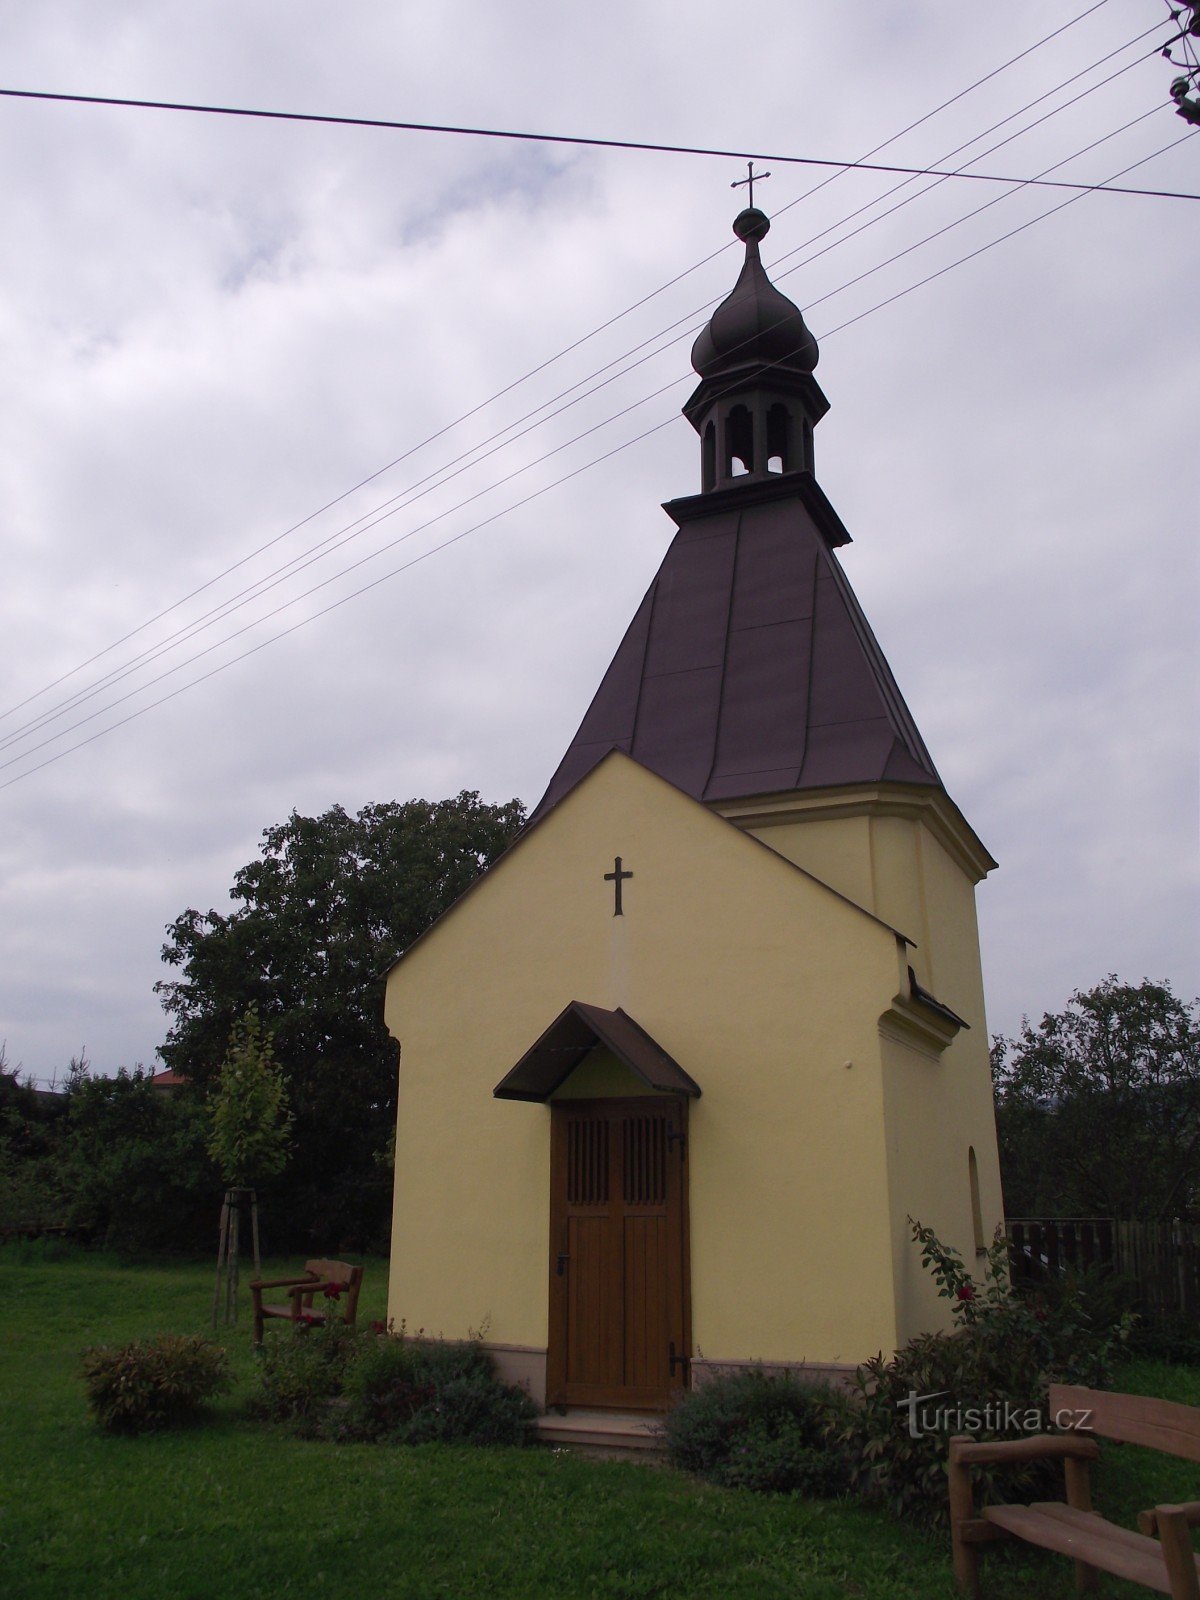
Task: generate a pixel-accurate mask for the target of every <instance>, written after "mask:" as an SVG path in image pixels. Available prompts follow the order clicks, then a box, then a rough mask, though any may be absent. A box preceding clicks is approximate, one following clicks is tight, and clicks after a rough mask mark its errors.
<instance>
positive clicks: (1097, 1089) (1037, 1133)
mask: <svg viewBox="0 0 1200 1600" xmlns="http://www.w3.org/2000/svg"><path fill="white" fill-rule="evenodd" d="M992 1071H993V1076H994V1079H995V1084H996V1120H997V1127H998V1131H999V1136H1000V1165H1001V1171H1002V1174H1003V1179H1004V1193H1005V1207H1006V1210H1007V1211H1008V1212H1009V1214H1010V1215H1016V1216H1037V1215H1049V1216H1053V1215H1057V1216H1109V1217H1121V1218H1139V1217H1140V1218H1153V1217H1171V1216H1188V1215H1195V1214H1197V1213H1198V1212H1200V1000H1194V1001H1192V1002H1190V1003H1186V1002H1184V1001H1182V1000H1179V999H1177V998H1176V996H1175V995H1174V994H1173V993H1172V991H1171V986H1170V984H1167V983H1152V982H1151V981H1150V980H1149V979H1148V978H1147V979H1143V981H1142V982H1141V983H1140V984H1137V985H1133V984H1127V983H1120V982H1118V980H1117V978H1116V977H1115V976H1113V975H1111V974H1110V975H1109V977H1107V978H1105V980H1104V981H1103V982H1102V983H1100V984H1097V986H1096V987H1095V988H1094V989H1089V990H1086V991H1079V992H1077V993H1075V994H1073V995H1072V996H1071V998H1070V1000H1069V1001H1068V1003H1067V1008H1066V1010H1065V1011H1063V1012H1061V1013H1058V1014H1050V1013H1048V1014H1047V1015H1046V1016H1044V1017H1043V1018H1042V1020H1041V1022H1040V1023H1039V1024H1038V1025H1037V1027H1036V1028H1035V1027H1034V1026H1032V1024H1031V1023H1030V1022H1029V1020H1028V1019H1025V1021H1024V1022H1023V1024H1022V1028H1021V1032H1020V1035H1019V1036H1018V1037H1017V1038H1016V1039H1005V1038H1002V1037H997V1039H996V1040H995V1041H994V1043H993V1047H992Z"/></svg>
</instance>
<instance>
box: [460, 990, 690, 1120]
mask: <svg viewBox="0 0 1200 1600" xmlns="http://www.w3.org/2000/svg"><path fill="white" fill-rule="evenodd" d="M598 1044H599V1045H603V1046H604V1048H605V1049H606V1050H610V1051H611V1052H612V1054H613V1055H614V1056H616V1058H617V1060H618V1061H621V1062H623V1063H624V1064H625V1066H627V1067H628V1068H629V1070H630V1072H632V1073H633V1074H634V1076H635V1077H638V1078H640V1079H641V1080H642V1082H643V1083H644V1084H646V1085H647V1086H648V1087H649V1088H651V1089H659V1090H662V1091H664V1092H666V1093H669V1094H687V1095H692V1096H695V1097H699V1094H700V1086H699V1084H698V1083H697V1082H696V1080H695V1079H694V1078H692V1077H689V1075H688V1074H687V1073H686V1072H685V1071H684V1070H683V1068H682V1067H681V1066H680V1065H679V1063H678V1061H676V1060H674V1058H673V1057H671V1056H669V1055H668V1054H667V1052H666V1051H665V1050H664V1049H663V1048H662V1046H661V1045H659V1044H656V1043H655V1041H654V1040H653V1039H652V1038H651V1037H650V1035H649V1034H648V1033H647V1032H646V1030H645V1029H644V1028H639V1027H638V1025H637V1023H636V1022H635V1021H634V1020H633V1018H632V1017H631V1016H629V1015H627V1013H626V1012H624V1011H622V1010H620V1009H619V1008H618V1009H617V1010H616V1011H605V1010H604V1009H603V1008H602V1007H601V1006H589V1005H585V1003H584V1002H583V1001H582V1000H572V1001H571V1003H570V1005H568V1006H567V1007H566V1009H565V1010H563V1011H561V1012H560V1013H559V1015H558V1016H557V1017H555V1019H554V1021H553V1022H552V1023H551V1024H550V1026H549V1027H548V1028H547V1029H546V1031H545V1033H543V1034H542V1036H541V1038H540V1039H539V1040H538V1041H537V1043H536V1044H533V1045H531V1046H530V1048H529V1049H528V1050H527V1051H526V1052H525V1054H524V1055H523V1056H522V1057H521V1059H520V1061H518V1062H517V1064H516V1066H515V1067H513V1069H512V1071H511V1072H506V1073H505V1075H504V1077H503V1078H501V1080H500V1082H499V1083H498V1084H497V1085H496V1087H495V1088H494V1089H493V1090H492V1093H493V1094H494V1095H495V1096H496V1098H497V1099H498V1100H537V1101H545V1100H549V1098H550V1096H551V1095H552V1094H553V1093H554V1091H555V1090H556V1089H558V1088H559V1087H560V1086H561V1085H562V1084H563V1083H565V1082H566V1080H567V1078H569V1077H570V1075H571V1073H572V1072H574V1070H575V1068H576V1067H577V1066H578V1065H579V1063H580V1062H581V1061H582V1060H583V1058H584V1056H586V1055H587V1053H588V1051H589V1050H593V1049H595V1047H596V1046H597V1045H598Z"/></svg>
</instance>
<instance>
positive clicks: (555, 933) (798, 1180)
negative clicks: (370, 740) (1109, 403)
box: [385, 206, 1002, 1415]
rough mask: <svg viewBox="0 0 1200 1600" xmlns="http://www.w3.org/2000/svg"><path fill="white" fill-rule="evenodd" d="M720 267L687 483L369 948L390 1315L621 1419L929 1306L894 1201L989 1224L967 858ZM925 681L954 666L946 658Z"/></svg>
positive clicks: (697, 353)
mask: <svg viewBox="0 0 1200 1600" xmlns="http://www.w3.org/2000/svg"><path fill="white" fill-rule="evenodd" d="M769 227H770V223H769V221H768V219H767V217H766V216H765V215H764V214H763V213H762V212H761V211H760V210H758V209H756V208H754V207H753V206H751V208H750V209H748V210H745V211H743V212H742V213H741V215H740V216H739V217H738V218H737V220H736V221H735V223H734V232H735V234H736V235H737V237H738V238H739V239H740V240H741V241H742V242H743V244H744V246H745V261H744V264H743V266H742V268H741V272H740V275H739V277H738V279H737V282H736V284H735V285H734V287H733V290H732V292H731V293H730V294H729V296H728V297H727V298H726V299H725V300H724V301H723V303H722V304H721V305H720V306H719V307H718V308H717V310H716V311H715V312H714V314H713V316H712V318H711V320H710V322H709V323H708V325H707V327H706V328H705V329H704V330H703V331H702V332H701V333H700V335H699V337H698V338H697V339H696V342H695V344H694V346H693V349H692V363H693V366H694V368H695V370H696V375H697V378H698V383H697V385H696V387H695V389H694V391H693V393H692V394H691V396H690V398H689V399H688V401H687V403H686V405H685V406H684V408H683V409H684V415H685V416H686V418H687V420H688V421H689V422H690V423H691V425H692V427H693V428H694V429H695V430H696V433H697V435H698V440H699V455H700V491H699V493H697V494H690V495H686V496H684V497H683V498H680V499H676V500H672V501H670V502H669V503H668V504H667V505H666V506H665V507H664V510H665V512H666V514H667V516H668V517H669V518H670V519H671V520H672V522H673V523H674V524H675V527H676V532H675V535H674V538H673V540H672V543H671V545H670V547H669V548H668V550H667V553H666V555H665V557H664V559H663V561H662V564H661V566H660V568H659V570H658V573H657V575H656V576H655V578H654V580H653V582H652V583H651V585H650V588H649V590H648V591H647V593H646V596H645V598H644V600H643V601H642V603H641V605H640V606H639V608H638V610H637V612H636V614H635V616H634V617H633V620H632V621H631V622H630V624H629V626H628V628H627V629H626V631H625V634H624V637H623V638H622V639H621V642H620V644H619V645H618V646H617V649H616V653H615V655H614V656H613V658H612V662H611V665H610V666H609V668H608V670H607V671H606V672H605V674H604V676H603V679H602V681H601V683H600V686H599V688H598V689H597V691H596V695H595V697H594V699H593V700H592V703H591V705H590V706H589V707H588V709H587V712H586V714H585V715H584V717H583V721H582V722H581V724H580V726H579V730H578V732H577V733H576V735H575V737H574V738H573V740H572V741H571V743H570V746H569V748H568V749H567V750H566V752H565V753H564V754H563V756H562V759H561V761H560V762H559V763H558V766H557V768H556V769H555V771H554V773H553V776H552V777H551V779H550V782H549V785H548V787H547V789H546V792H545V794H544V795H543V796H542V798H541V800H540V801H539V803H538V804H537V806H536V807H535V808H534V810H533V812H532V814H531V816H530V819H529V822H528V824H527V826H526V827H525V829H524V830H523V832H522V833H521V834H520V836H519V837H518V838H517V840H516V841H515V842H514V844H513V845H512V846H511V847H510V848H509V850H508V851H507V852H506V853H505V854H504V855H503V856H502V857H501V858H500V859H499V860H498V861H497V862H495V863H494V864H493V866H492V867H491V868H490V869H489V870H488V871H487V872H485V873H484V874H483V875H482V876H481V877H480V878H479V879H478V880H477V881H476V882H475V883H474V884H473V885H472V887H471V888H470V889H469V890H468V891H467V892H466V893H465V894H464V895H463V896H462V897H461V898H460V899H459V900H458V901H457V902H456V903H455V905H453V906H452V907H451V908H450V910H449V911H447V912H446V913H445V914H444V915H443V916H442V917H441V918H440V919H439V920H438V921H437V922H435V923H434V925H433V926H432V927H431V928H430V929H429V930H428V931H427V932H426V933H425V934H424V935H423V936H422V937H421V938H420V939H418V940H417V941H416V943H415V944H413V945H412V946H411V947H410V948H409V949H408V950H407V951H405V952H404V953H403V955H402V956H400V957H399V958H398V959H397V961H396V962H395V964H394V965H393V966H392V967H391V969H390V971H389V974H388V980H387V997H386V1009H385V1015H386V1020H387V1025H388V1027H389V1029H390V1031H391V1033H392V1035H393V1036H394V1037H395V1038H396V1039H397V1040H398V1042H399V1045H400V1077H399V1094H398V1116H397V1129H396V1165H395V1170H396V1177H395V1210H394V1219H393V1233H392V1263H391V1280H390V1282H391V1288H390V1304H389V1315H390V1317H392V1318H393V1319H394V1320H395V1321H396V1323H397V1324H399V1323H400V1321H401V1320H402V1319H403V1321H404V1323H405V1325H406V1327H407V1328H408V1329H409V1330H410V1331H412V1330H416V1329H424V1330H425V1331H426V1332H428V1333H432V1334H444V1335H445V1336H446V1337H465V1336H466V1335H467V1334H468V1333H470V1332H475V1333H482V1336H483V1339H484V1343H485V1344H486V1345H487V1346H488V1348H489V1349H490V1350H491V1351H492V1352H493V1354H494V1356H495V1358H496V1360H497V1363H498V1365H499V1367H500V1370H501V1372H502V1373H503V1374H504V1375H505V1376H506V1377H507V1378H508V1379H509V1380H510V1381H514V1382H521V1383H523V1384H525V1385H526V1386H527V1387H528V1389H529V1390H530V1392H531V1393H532V1395H533V1396H534V1398H535V1399H536V1400H537V1401H538V1403H539V1404H540V1405H542V1406H554V1407H558V1408H563V1407H566V1408H591V1409H598V1410H601V1411H603V1410H604V1409H605V1408H612V1409H613V1410H616V1411H621V1412H624V1413H629V1412H634V1413H637V1412H642V1413H646V1414H649V1415H653V1414H654V1413H657V1412H661V1411H663V1410H665V1409H666V1408H667V1407H669V1405H670V1404H671V1403H672V1401H673V1400H674V1399H675V1398H677V1396H678V1395H679V1394H680V1393H681V1392H682V1391H683V1390H684V1389H686V1388H687V1387H689V1386H691V1385H695V1384H698V1383H701V1382H703V1381H704V1379H705V1377H706V1376H708V1375H710V1374H711V1373H713V1372H715V1371H720V1370H729V1369H731V1368H737V1367H740V1366H743V1365H746V1364H749V1363H758V1362H761V1363H764V1364H766V1365H768V1366H771V1367H784V1366H786V1367H794V1368H801V1367H803V1368H807V1369H809V1370H814V1369H815V1370H818V1371H822V1372H826V1373H835V1372H839V1371H846V1370H849V1369H853V1367H855V1366H856V1365H857V1364H858V1363H860V1362H862V1361H863V1360H865V1359H867V1358H868V1357H870V1356H872V1355H874V1354H876V1353H877V1352H879V1351H883V1352H884V1353H885V1354H886V1353H890V1352H891V1351H892V1350H894V1349H895V1348H897V1347H898V1346H899V1345H901V1344H903V1343H904V1342H905V1341H906V1340H907V1339H909V1338H910V1337H911V1336H913V1335H914V1334H917V1333H919V1332H922V1331H924V1330H927V1329H930V1328H934V1327H940V1326H944V1325H945V1323H946V1321H947V1308H946V1307H945V1305H944V1303H943V1302H941V1301H939V1300H938V1298H937V1296H936V1292H935V1288H934V1285H933V1284H932V1282H931V1280H930V1279H929V1277H928V1274H927V1273H925V1272H924V1271H923V1269H922V1267H921V1262H920V1253H919V1250H918V1248H917V1246H916V1245H915V1244H914V1243H913V1240H912V1237H911V1228H910V1224H909V1221H908V1219H909V1218H910V1217H911V1218H916V1219H919V1220H920V1221H921V1222H922V1223H925V1224H928V1225H929V1226H932V1227H933V1228H934V1229H935V1230H936V1231H937V1233H938V1234H939V1236H940V1237H941V1238H942V1240H943V1241H944V1242H945V1243H947V1244H949V1245H951V1246H953V1247H954V1248H956V1249H957V1250H958V1251H959V1252H960V1253H961V1254H962V1255H963V1257H964V1259H966V1261H967V1262H968V1265H970V1264H971V1263H973V1261H974V1259H975V1257H976V1254H977V1252H978V1253H981V1252H982V1251H983V1250H984V1249H985V1248H986V1246H987V1244H988V1243H989V1242H990V1240H991V1238H992V1235H993V1232H994V1230H995V1228H996V1227H997V1225H998V1224H999V1222H1000V1221H1001V1217H1002V1207H1001V1198H1000V1180H999V1168H998V1163H997V1155H996V1134H995V1122H994V1115H993V1106H992V1088H991V1077H990V1072H989V1064H988V1034H987V1027H986V1023H985V1018H984V997H983V981H982V974H981V968H980V957H979V938H978V929H977V923H976V912H975V898H974V894H975V885H976V884H977V883H978V882H979V881H980V880H981V879H982V878H983V877H984V876H985V875H986V874H987V873H988V872H989V871H990V870H991V869H992V868H993V867H994V866H995V862H994V861H993V860H992V858H991V856H990V855H989V854H988V852H987V850H986V849H985V848H984V846H983V845H982V844H981V842H980V840H979V839H978V837H977V836H976V834H975V832H974V831H973V829H972V828H971V826H970V824H969V823H968V822H967V820H966V819H965V817H964V816H963V814H962V813H961V812H960V811H959V809H958V807H957V806H956V805H955V804H954V802H953V800H952V799H951V798H950V796H949V794H948V793H947V792H946V789H945V787H944V785H943V783H942V781H941V778H940V777H939V776H938V772H937V769H936V767H935V766H934V763H933V760H932V758H931V756H930V754H929V751H928V750H927V749H926V747H925V744H924V741H923V740H922V738H921V735H920V732H919V731H918V729H917V727H916V724H915V722H914V720H913V717H912V715H911V713H910V712H909V710H908V707H907V706H906V705H905V702H904V699H903V697H902V696H901V693H900V690H899V688H898V687H897V684H896V681H895V679H894V677H893V675H892V673H891V670H890V668H889V667H888V664H887V661H886V660H885V659H884V656H883V653H882V651H881V650H880V647H879V645H878V643H877V642H876V639H875V636H874V634H873V633H872V631H871V628H870V625H869V624H868V622H867V619H866V617H865V616H864V614H863V612H862V609H861V608H860V606H859V604H858V601H857V600H856V598H855V595H854V593H853V591H852V589H851V587H850V584H849V581H848V580H847V578H846V575H845V573H844V571H843V569H842V566H841V564H840V562H839V559H838V554H837V552H838V551H839V550H840V549H841V548H842V547H843V546H845V545H847V544H848V543H849V542H850V535H849V533H848V532H847V531H846V529H845V527H844V526H843V525H842V522H841V520H840V519H839V517H838V515H837V512H836V511H835V510H834V509H833V507H832V505H831V504H830V502H829V500H828V499H827V498H826V496H825V494H824V492H823V491H822V489H821V488H820V486H819V484H818V482H817V478H816V475H815V466H814V449H813V436H814V430H815V428H816V426H817V424H818V423H819V422H820V420H821V419H822V417H823V416H824V415H825V413H826V411H827V410H828V408H829V407H828V401H827V400H826V398H825V396H824V394H823V393H822V391H821V388H820V387H819V385H818V384H817V381H816V379H815V377H814V376H813V372H814V368H815V367H816V364H817V355H818V352H817V344H816V340H815V339H814V338H813V336H812V334H811V332H810V331H809V329H808V327H807V326H806V324H805V321H804V318H803V316H802V314H801V312H800V311H799V310H798V309H797V307H796V306H795V305H794V304H793V303H792V302H791V301H790V300H789V299H788V298H787V297H786V296H784V295H783V294H782V293H781V292H780V291H779V290H778V289H777V288H776V287H775V286H774V285H773V284H772V283H771V282H770V280H769V278H768V276H767V273H766V271H765V269H764V267H763V264H762V261H761V258H760V254H759V245H760V242H761V240H762V239H763V238H764V236H765V235H766V233H767V230H768V228H769ZM945 665H946V669H947V671H949V670H952V667H953V663H951V662H947V663H946V664H945Z"/></svg>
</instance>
